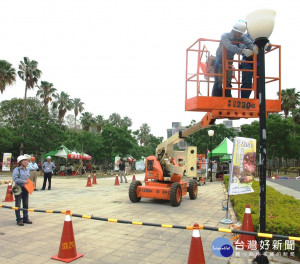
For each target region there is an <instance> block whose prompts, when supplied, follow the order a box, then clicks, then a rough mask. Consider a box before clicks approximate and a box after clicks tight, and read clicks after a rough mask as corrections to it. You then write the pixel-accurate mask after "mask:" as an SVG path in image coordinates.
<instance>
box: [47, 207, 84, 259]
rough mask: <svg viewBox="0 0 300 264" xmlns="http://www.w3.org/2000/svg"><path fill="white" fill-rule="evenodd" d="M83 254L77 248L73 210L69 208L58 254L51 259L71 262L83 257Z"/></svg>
mask: <svg viewBox="0 0 300 264" xmlns="http://www.w3.org/2000/svg"><path fill="white" fill-rule="evenodd" d="M82 256H83V254H78V253H77V250H76V244H75V237H74V232H73V225H72V220H71V212H70V211H69V210H68V211H66V217H65V222H64V227H63V231H62V235H61V240H60V246H59V250H58V254H57V255H55V256H53V257H51V259H56V260H60V261H63V262H67V263H69V262H71V261H73V260H75V259H78V258H81V257H82Z"/></svg>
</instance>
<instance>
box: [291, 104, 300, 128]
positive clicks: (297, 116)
mask: <svg viewBox="0 0 300 264" xmlns="http://www.w3.org/2000/svg"><path fill="white" fill-rule="evenodd" d="M292 117H293V121H294V123H296V124H298V125H300V108H296V109H294V110H292Z"/></svg>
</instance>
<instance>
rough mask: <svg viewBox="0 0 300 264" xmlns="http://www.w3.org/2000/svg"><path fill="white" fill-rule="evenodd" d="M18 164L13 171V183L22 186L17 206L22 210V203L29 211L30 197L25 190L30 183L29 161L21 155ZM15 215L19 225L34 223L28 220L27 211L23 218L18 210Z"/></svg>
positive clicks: (16, 196)
mask: <svg viewBox="0 0 300 264" xmlns="http://www.w3.org/2000/svg"><path fill="white" fill-rule="evenodd" d="M17 162H18V165H19V166H18V167H17V168H15V169H14V170H13V181H14V182H15V184H16V185H18V186H20V188H21V190H22V191H21V193H20V194H18V195H15V206H16V207H18V208H20V207H21V202H22V203H23V206H22V207H23V208H26V209H28V201H29V195H28V191H27V189H26V188H25V184H27V183H28V179H29V171H28V169H27V166H28V159H27V157H26V156H24V155H21V156H19V157H18V158H17ZM15 214H16V220H17V225H19V226H24V223H25V224H32V222H31V221H30V220H29V219H28V211H27V210H24V211H23V218H21V213H20V210H16V211H15Z"/></svg>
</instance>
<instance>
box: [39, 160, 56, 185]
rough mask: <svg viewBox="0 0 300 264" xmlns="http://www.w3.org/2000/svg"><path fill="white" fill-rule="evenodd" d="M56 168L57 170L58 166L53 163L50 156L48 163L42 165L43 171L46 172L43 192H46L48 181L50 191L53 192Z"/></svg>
mask: <svg viewBox="0 0 300 264" xmlns="http://www.w3.org/2000/svg"><path fill="white" fill-rule="evenodd" d="M55 168H56V166H55V165H54V163H53V162H52V161H51V157H50V156H48V157H47V161H45V162H44V163H43V165H42V170H43V172H44V183H43V187H42V190H45V188H46V184H47V180H48V190H51V178H52V175H53V172H54V170H55Z"/></svg>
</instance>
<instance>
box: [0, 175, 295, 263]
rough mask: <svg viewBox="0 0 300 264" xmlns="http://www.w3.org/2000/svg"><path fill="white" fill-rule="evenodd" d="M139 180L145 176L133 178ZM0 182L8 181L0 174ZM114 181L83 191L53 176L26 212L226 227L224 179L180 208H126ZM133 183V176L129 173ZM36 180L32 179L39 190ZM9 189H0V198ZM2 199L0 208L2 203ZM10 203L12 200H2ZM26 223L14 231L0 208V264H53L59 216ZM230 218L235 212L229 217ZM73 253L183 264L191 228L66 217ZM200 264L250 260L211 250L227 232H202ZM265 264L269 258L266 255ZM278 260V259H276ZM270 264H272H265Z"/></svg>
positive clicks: (150, 203) (90, 258)
mask: <svg viewBox="0 0 300 264" xmlns="http://www.w3.org/2000/svg"><path fill="white" fill-rule="evenodd" d="M137 179H139V180H143V179H144V175H142V174H141V175H137ZM0 180H9V178H8V177H6V178H5V177H1V179H0ZM114 180H115V179H114V177H110V178H101V179H99V178H98V179H97V181H98V184H97V185H94V186H93V187H90V188H88V187H85V185H86V182H87V180H86V177H77V178H74V177H69V178H67V177H54V178H53V184H52V190H51V191H48V190H44V191H41V190H40V191H37V192H34V193H33V194H32V195H31V196H30V203H29V204H30V206H29V207H30V208H34V209H43V210H63V211H64V210H68V209H69V210H71V211H72V213H74V214H76V213H77V214H84V215H93V216H97V217H104V218H115V219H118V220H129V221H139V222H148V223H157V224H173V225H183V226H188V225H189V226H192V225H193V224H194V223H199V224H200V225H205V226H211V227H225V228H227V226H226V225H223V224H221V223H220V220H221V219H223V218H224V217H225V212H224V211H222V206H221V202H222V200H224V199H225V190H224V187H223V184H222V182H212V183H210V182H208V183H206V184H205V185H203V186H199V194H198V198H197V199H196V200H190V199H189V197H188V196H184V197H183V199H182V203H181V205H180V206H179V207H172V206H170V203H169V202H168V201H161V200H159V201H158V200H153V199H142V200H141V202H140V203H135V204H134V203H131V202H130V200H129V198H128V188H129V184H130V183H127V184H126V183H123V184H121V185H120V186H115V185H114ZM129 182H131V176H129ZM41 184H42V177H39V179H38V187H41ZM6 189H7V185H0V196H1V197H0V198H1V201H2V200H3V199H4V197H5V193H6ZM1 201H0V203H1ZM2 204H5V205H9V206H13V205H14V203H12V202H10V203H2ZM29 215H30V220H32V221H33V224H32V225H25V226H23V227H20V226H17V225H16V221H15V214H14V211H13V210H11V209H4V208H0V223H1V224H0V233H2V235H0V248H1V250H0V263H8V264H10V263H18V264H19V263H31V264H33V263H58V262H57V261H56V260H51V259H50V258H51V256H54V255H56V254H57V253H58V248H59V245H60V239H61V233H62V227H63V223H64V218H65V216H64V215H63V214H51V213H49V214H46V213H38V212H31V213H29ZM232 217H233V220H234V221H236V220H235V218H234V215H233V216H232ZM72 222H73V229H74V234H75V240H76V247H77V252H78V253H82V254H84V256H83V257H82V258H80V259H77V260H75V261H74V262H73V263H121V264H122V263H124V264H131V263H132V264H135V263H143V264H150V263H151V264H152V263H166V264H183V263H187V259H188V254H189V248H190V241H191V235H192V231H189V230H180V229H173V228H172V229H171V228H161V227H150V226H139V225H129V224H119V223H110V222H104V221H96V220H91V219H82V218H77V217H72ZM201 237H202V242H203V247H204V252H205V258H206V263H211V264H223V263H224V264H225V263H251V262H250V260H251V258H249V257H247V256H245V257H244V258H239V257H236V256H235V252H234V253H233V255H232V257H230V258H221V257H217V256H215V255H214V254H213V253H212V250H211V245H212V242H213V240H214V239H215V238H218V237H226V238H228V239H229V240H231V235H230V234H226V233H219V232H213V231H208V230H201ZM269 260H272V259H270V258H269ZM275 261H276V262H275ZM271 263H273V262H271ZM274 263H296V262H295V261H292V260H289V259H287V258H282V257H281V258H276V257H275V260H274Z"/></svg>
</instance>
